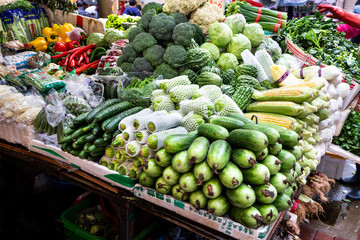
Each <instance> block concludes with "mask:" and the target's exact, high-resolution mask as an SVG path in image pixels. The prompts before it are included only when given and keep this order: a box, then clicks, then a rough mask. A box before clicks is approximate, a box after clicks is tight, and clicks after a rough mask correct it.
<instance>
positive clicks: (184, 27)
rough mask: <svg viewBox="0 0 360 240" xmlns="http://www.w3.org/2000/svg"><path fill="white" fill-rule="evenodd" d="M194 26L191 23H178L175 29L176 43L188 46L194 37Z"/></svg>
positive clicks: (174, 38) (174, 37) (173, 36)
mask: <svg viewBox="0 0 360 240" xmlns="http://www.w3.org/2000/svg"><path fill="white" fill-rule="evenodd" d="M193 30H194V28H193V26H192V25H191V24H190V23H180V24H178V25H176V27H175V28H174V31H173V35H172V40H174V42H175V44H177V45H181V46H184V47H188V46H190V44H191V39H192V38H193V37H194V31H193Z"/></svg>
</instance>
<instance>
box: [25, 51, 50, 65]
mask: <svg viewBox="0 0 360 240" xmlns="http://www.w3.org/2000/svg"><path fill="white" fill-rule="evenodd" d="M49 63H51V56H50V55H49V54H47V53H43V52H37V53H36V54H35V55H33V56H31V57H30V58H28V59H27V65H28V67H29V68H42V67H45V66H46V65H48V64H49Z"/></svg>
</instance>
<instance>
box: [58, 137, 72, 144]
mask: <svg viewBox="0 0 360 240" xmlns="http://www.w3.org/2000/svg"><path fill="white" fill-rule="evenodd" d="M72 142H73V139H72V137H71V135H70V136H67V137H64V138H62V139H61V140H60V142H59V144H64V143H72Z"/></svg>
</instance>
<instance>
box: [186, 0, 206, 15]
mask: <svg viewBox="0 0 360 240" xmlns="http://www.w3.org/2000/svg"><path fill="white" fill-rule="evenodd" d="M206 2H207V0H182V1H180V9H179V12H181V13H183V14H185V15H188V14H190V13H191V12H193V11H195V10H196V9H198V8H199V7H200V6H201V5H203V4H204V3H206Z"/></svg>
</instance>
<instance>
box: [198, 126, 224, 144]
mask: <svg viewBox="0 0 360 240" xmlns="http://www.w3.org/2000/svg"><path fill="white" fill-rule="evenodd" d="M198 132H199V136H203V137H206V138H207V139H208V140H210V141H211V142H213V141H216V140H225V139H227V138H228V137H229V131H228V130H227V129H226V128H224V127H222V126H219V125H215V124H212V123H202V124H200V125H199V127H198Z"/></svg>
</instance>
